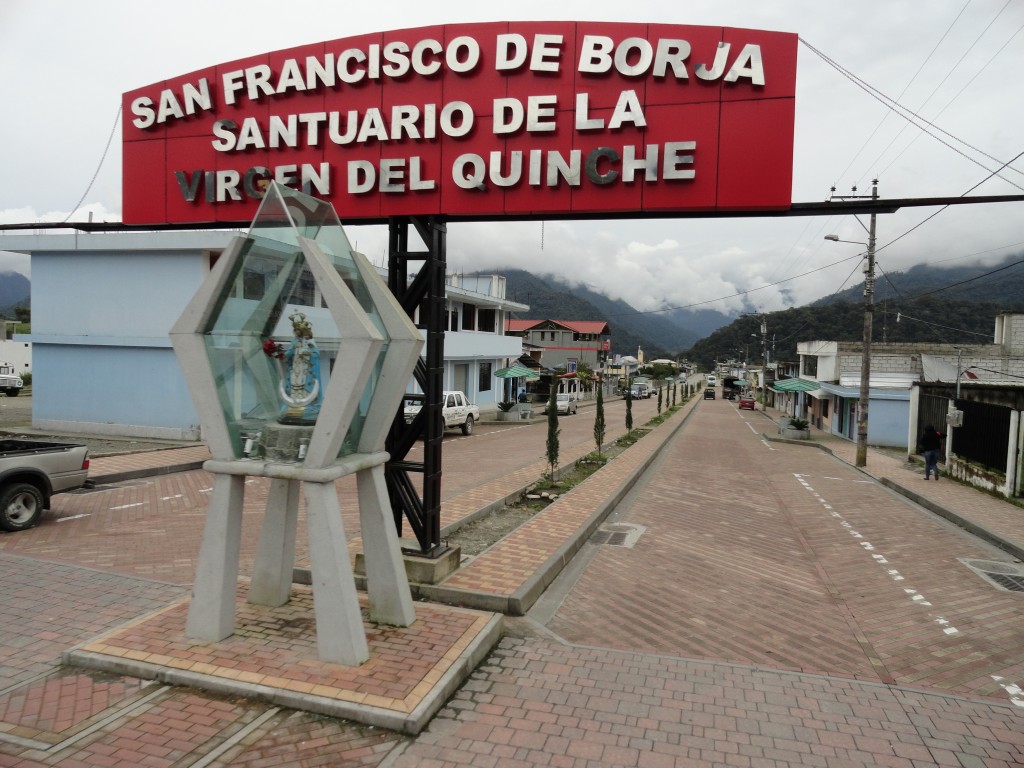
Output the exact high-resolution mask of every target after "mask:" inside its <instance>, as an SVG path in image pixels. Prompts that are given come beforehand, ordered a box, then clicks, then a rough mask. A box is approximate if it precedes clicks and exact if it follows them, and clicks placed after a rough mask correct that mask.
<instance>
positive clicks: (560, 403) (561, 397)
mask: <svg viewBox="0 0 1024 768" xmlns="http://www.w3.org/2000/svg"><path fill="white" fill-rule="evenodd" d="M578 407H579V406H578V405H577V404H576V400H575V399H574V398H573V397H572V395H569V394H566V393H562V394H558V395H555V409H556V410H557V412H558V415H559V416H568V415H569V414H571V413H576V411H577V408H578ZM547 412H548V407H547V405H545V406H544V413H547Z"/></svg>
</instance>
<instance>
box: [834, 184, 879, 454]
mask: <svg viewBox="0 0 1024 768" xmlns="http://www.w3.org/2000/svg"><path fill="white" fill-rule="evenodd" d="M871 199H872V200H877V199H878V179H873V180H872V181H871ZM857 223H858V224H860V219H857ZM861 226H862V227H863V226H864V225H863V224H861ZM867 232H868V241H867V242H866V243H861V242H858V241H856V240H840V239H839V235H825V239H826V240H831V241H832V242H834V243H855V244H856V245H866V246H867V249H868V252H867V263H866V264H865V265H864V342H863V348H862V350H861V360H860V401H859V403H858V413H857V457H856V460H855V466H858V467H864V466H867V463H868V401H869V400H870V396H871V326H872V321H873V318H874V314H875V305H874V301H873V299H874V293H875V214H874V213H872V214H871V226H870V228H868V230H867Z"/></svg>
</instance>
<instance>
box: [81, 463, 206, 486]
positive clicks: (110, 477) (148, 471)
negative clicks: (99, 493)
mask: <svg viewBox="0 0 1024 768" xmlns="http://www.w3.org/2000/svg"><path fill="white" fill-rule="evenodd" d="M205 463H206V460H205V459H203V460H200V461H189V462H184V463H182V464H169V465H166V466H162V467H144V468H142V469H129V470H125V471H124V472H110V473H108V474H106V475H94V476H90V477H89V479H90V480H92V481H93V483H94V484H95V485H108V484H110V483H123V482H124V481H125V480H138V479H139V478H141V477H153V476H156V475H173V474H174V473H175V472H191V471H192V470H194V469H202V468H203V464H205Z"/></svg>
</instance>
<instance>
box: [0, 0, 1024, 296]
mask: <svg viewBox="0 0 1024 768" xmlns="http://www.w3.org/2000/svg"><path fill="white" fill-rule="evenodd" d="M530 19H536V20H545V19H552V20H583V21H635V22H663V23H673V24H698V25H723V26H734V27H747V28H753V29H771V30H779V31H784V32H793V33H796V34H798V35H799V36H800V37H801V39H802V40H803V41H806V43H808V44H810V46H813V47H814V48H815V49H817V51H819V52H820V53H822V54H824V56H826V57H827V58H828V59H830V60H831V61H832V62H834V63H835V64H837V65H839V66H841V67H842V68H843V69H845V70H846V71H847V72H848V73H849V75H851V76H853V77H856V78H858V79H859V80H861V81H863V83H864V84H866V85H867V86H870V87H873V88H875V89H877V90H878V91H880V92H881V93H882V94H884V95H885V96H887V97H889V98H890V99H892V100H895V101H896V102H898V103H899V104H900V105H902V106H903V107H905V108H906V109H907V110H910V111H912V112H914V113H917V114H919V115H921V116H922V117H923V118H924V119H925V120H927V121H928V122H930V123H932V124H933V125H934V126H935V127H934V128H931V129H930V130H931V131H932V133H934V134H936V135H937V136H938V137H939V139H936V138H934V137H932V136H930V135H927V134H925V133H923V132H922V131H921V130H920V129H918V128H915V127H913V126H908V124H907V122H906V121H905V120H904V119H902V118H899V117H897V116H896V115H895V114H894V113H893V111H892V110H891V109H890V108H888V107H887V106H885V105H883V104H882V103H881V102H880V101H879V99H878V98H876V97H874V96H872V95H870V94H869V93H868V92H867V90H866V87H863V86H862V85H858V84H856V83H854V82H852V81H851V79H850V77H848V76H846V75H844V74H842V73H840V72H839V71H837V69H836V68H834V67H833V66H832V65H830V64H829V63H826V61H824V60H823V59H822V58H821V57H819V55H817V54H816V53H815V52H814V51H812V50H811V49H810V48H809V47H808V46H807V45H804V44H801V45H800V47H799V62H798V69H797V101H796V136H795V156H794V175H793V194H792V199H793V201H794V202H810V201H820V200H824V199H825V198H827V197H828V196H829V193H830V187H832V186H833V185H835V186H836V188H837V194H848V193H849V192H850V190H851V188H852V187H853V186H854V185H856V186H857V187H858V193H859V194H865V193H867V192H868V190H869V188H870V183H871V179H872V178H875V177H877V178H878V180H879V193H880V196H881V197H885V198H903V197H935V196H960V195H963V194H965V193H968V191H969V190H972V188H974V187H975V186H976V185H979V183H980V186H977V188H976V189H974V190H973V191H971V192H970V193H969V194H972V195H981V194H985V195H997V194H1022V193H1024V161H1022V160H1020V159H1017V160H1015V159H1014V158H1017V157H1018V155H1019V154H1020V153H1022V152H1024V132H1022V126H1024V89H1022V86H1021V69H1022V66H1024V31H1022V27H1024V2H1022V1H1021V0H1009V1H1008V0H968V1H967V2H965V0H930V1H929V2H921V0H885V2H882V0H875V1H873V2H859V3H851V2H849V1H848V0H776V2H773V3H766V2H764V0H756V1H748V0H730V2H721V0H699V1H696V0H687V1H686V2H680V0H671V1H667V0H666V2H644V1H643V0H637V1H635V2H622V0H616V1H615V2H609V1H608V0H587V2H565V1H564V0H563V2H558V3H553V2H550V0H547V1H546V2H535V1H534V0H518V1H517V2H514V3H500V4H498V3H482V2H479V0H475V1H474V2H462V0H458V1H453V0H445V2H443V3H423V2H406V1H405V0H391V1H390V2H380V3H348V2H338V0H324V1H319V0H301V1H300V2H294V3H284V2H280V0H274V2H269V1H267V0H201V1H200V0H176V1H175V2H173V3H145V2H138V0H96V2H91V3H83V2H80V1H79V0H0V72H3V73H4V77H3V80H2V81H0V104H2V108H3V115H4V117H3V119H2V120H0V147H2V150H0V151H2V153H3V170H4V174H5V179H4V183H3V184H0V223H30V222H37V221H40V222H42V221H62V220H64V219H66V218H68V216H69V215H71V216H72V220H81V221H85V220H87V219H88V216H89V213H90V212H92V214H93V216H94V218H95V219H96V220H108V221H118V220H120V216H121V148H120V145H121V130H120V127H119V126H117V125H115V122H116V117H117V112H118V107H119V104H120V97H121V94H122V93H123V92H125V91H129V90H133V89H135V88H138V87H141V86H147V85H150V84H152V83H155V82H157V81H160V80H163V79H167V78H171V77H175V76H178V75H184V74H186V73H189V72H192V71H194V70H197V69H200V68H204V67H207V66H210V65H213V64H218V63H221V62H227V61H231V60H234V59H238V58H242V57H245V56H250V55H254V54H259V53H265V52H268V51H274V50H279V49H283V48H289V47H292V46H296V45H302V44H306V43H314V42H320V41H324V40H333V39H336V38H342V37H349V36H351V35H357V34H362V33H366V32H377V31H382V30H388V29H398V28H405V27H417V26H424V25H428V24H440V23H459V22H471V21H502V20H530ZM108 140H109V141H110V146H109V150H107V151H106V155H105V157H104V152H105V149H106V147H107V144H108ZM101 159H102V162H101ZM1011 160H1012V161H1013V162H1012V163H1011V164H1010V165H1009V166H1007V167H1005V168H1003V169H1002V170H1001V171H1000V175H1001V176H1002V178H1000V177H999V176H993V174H992V172H993V171H996V170H997V169H999V168H1000V167H1001V166H1003V165H1004V164H1005V163H1008V162H1010V161H1011ZM94 176H95V178H94ZM986 179H988V180H987V181H985V180H986ZM982 182H983V183H982ZM79 201H81V202H79ZM939 210H940V209H938V208H907V209H903V210H902V211H900V212H898V213H896V214H892V215H885V216H879V217H878V248H879V252H878V264H879V267H880V269H881V270H882V271H883V272H884V271H898V270H902V269H907V268H909V267H911V266H913V265H915V264H920V263H927V264H931V265H935V266H953V265H957V266H959V265H964V264H969V263H975V262H982V263H993V262H995V261H998V260H1001V259H1002V258H1004V257H1005V256H1007V255H1011V254H1017V253H1021V252H1024V203H998V204H989V205H969V206H968V205H963V206H958V207H952V208H949V209H947V210H945V211H941V212H939ZM937 212H938V213H937ZM936 213H937V215H936ZM930 216H933V218H931V219H930V220H928V221H927V222H925V219H927V218H928V217H930ZM863 221H864V224H867V219H866V218H865V219H864V220H863ZM922 222H924V223H923V224H922ZM919 224H920V225H921V226H920V227H918V228H917V229H914V227H917V226H918V225H919ZM911 229H914V231H913V232H911V233H910V234H907V235H906V236H905V237H902V238H900V236H901V235H903V234H904V233H907V232H909V231H910V230H911ZM541 230H542V228H541V224H539V223H518V224H514V223H508V224H501V223H479V224H458V225H452V226H450V227H449V236H448V261H449V269H450V270H451V271H462V272H470V271H477V270H483V271H489V270H494V269H496V268H501V267H520V268H523V269H527V270H530V271H532V272H536V273H551V272H553V273H556V274H558V275H561V276H563V277H565V278H567V279H570V280H575V281H581V282H585V283H586V284H587V285H589V286H590V287H592V288H594V289H596V290H599V291H602V292H604V293H607V294H609V295H611V296H613V297H615V298H622V299H624V300H626V301H628V302H629V303H630V304H632V305H633V306H635V307H637V308H639V309H641V310H657V309H660V308H664V307H681V306H696V307H708V308H715V309H720V310H723V311H731V312H738V311H750V310H757V311H774V310H778V309H783V308H785V307H786V306H791V305H800V304H804V303H807V302H809V301H813V300H814V299H817V298H820V297H821V296H824V295H827V294H829V293H832V292H833V291H836V290H839V289H841V288H843V287H848V286H849V285H851V284H853V282H855V281H857V280H858V279H859V277H860V272H859V270H857V263H858V261H857V258H856V257H857V256H858V254H859V253H861V251H862V250H863V249H862V248H860V247H858V246H856V245H849V244H844V243H832V242H826V241H825V240H824V239H823V236H824V235H825V234H829V233H835V234H838V235H839V236H840V237H841V238H843V239H847V240H856V241H864V240H866V239H867V238H866V233H865V232H864V230H863V229H862V228H861V226H860V225H859V224H858V223H857V222H856V221H855V220H854V219H853V218H852V217H808V218H798V217H791V218H785V219H771V218H746V219H739V218H736V219H727V220H700V219H686V220H671V221H669V220H665V221H646V222H641V221H608V222H600V221H599V222H548V223H546V224H545V225H544V227H543V232H542V231H541ZM348 231H349V237H350V239H351V240H353V241H355V242H356V243H357V244H358V247H359V249H360V250H361V251H363V252H364V253H366V254H367V255H368V256H369V257H370V258H371V259H372V260H374V261H376V262H378V263H380V262H381V259H382V257H383V254H384V252H385V249H386V242H387V238H386V231H385V230H384V228H382V227H379V226H376V227H370V226H360V227H350V228H348ZM897 238H900V239H899V240H898V242H894V243H893V244H892V245H891V246H888V245H887V244H888V243H890V242H892V241H895V240H896V239H897ZM0 248H3V235H2V234H0ZM836 262H840V263H838V264H835V263H836ZM832 264H834V266H828V265H832ZM10 270H14V271H17V272H21V273H23V274H26V275H30V274H31V272H30V264H29V261H28V258H27V257H24V256H20V255H17V254H11V253H5V252H0V272H4V271H10ZM772 284H774V285H772ZM763 286H770V287H763ZM757 289H760V290H757ZM745 292H746V293H745ZM736 294H743V295H736Z"/></svg>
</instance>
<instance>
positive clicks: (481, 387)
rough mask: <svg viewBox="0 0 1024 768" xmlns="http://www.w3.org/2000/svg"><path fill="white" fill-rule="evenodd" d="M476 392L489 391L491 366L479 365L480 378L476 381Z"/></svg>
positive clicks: (488, 364) (486, 364)
mask: <svg viewBox="0 0 1024 768" xmlns="http://www.w3.org/2000/svg"><path fill="white" fill-rule="evenodd" d="M476 390H477V392H490V391H491V364H490V363H480V376H479V380H478V381H477V387H476Z"/></svg>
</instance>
